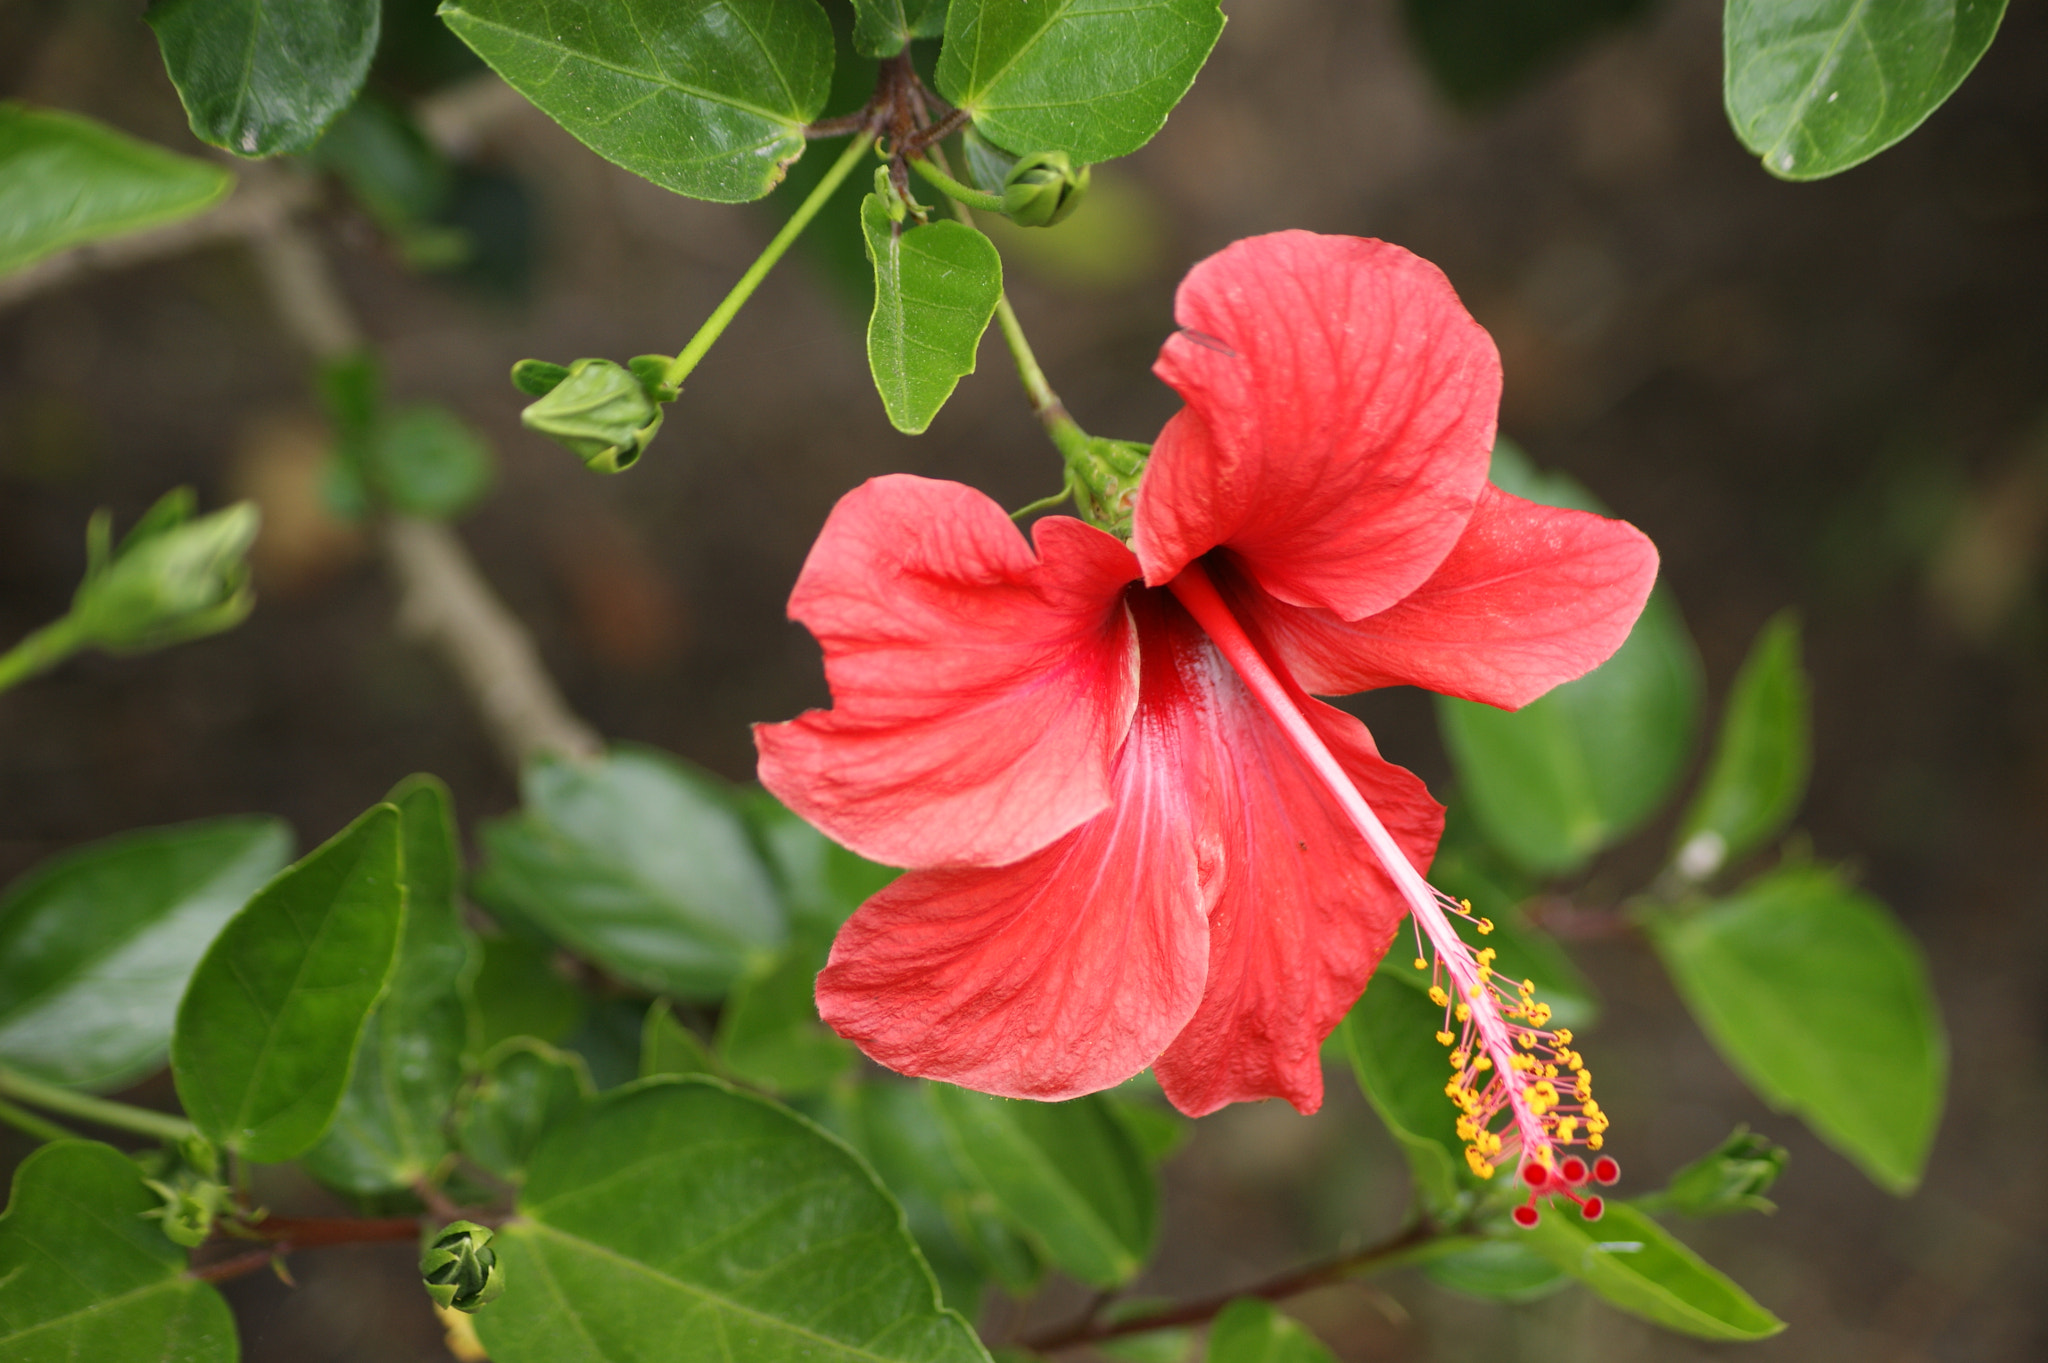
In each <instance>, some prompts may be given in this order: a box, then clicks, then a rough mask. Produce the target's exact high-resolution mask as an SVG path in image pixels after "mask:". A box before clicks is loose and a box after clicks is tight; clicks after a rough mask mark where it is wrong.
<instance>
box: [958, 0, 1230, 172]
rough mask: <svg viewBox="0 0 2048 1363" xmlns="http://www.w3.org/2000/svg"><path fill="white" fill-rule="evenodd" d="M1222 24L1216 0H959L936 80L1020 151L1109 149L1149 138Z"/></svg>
mask: <svg viewBox="0 0 2048 1363" xmlns="http://www.w3.org/2000/svg"><path fill="white" fill-rule="evenodd" d="M1222 32H1223V12H1222V11H1221V10H1220V9H1219V8H1218V7H1217V4H1216V0H1042V2H1041V3H1037V4H1018V3H1016V0H953V3H952V6H951V8H950V9H949V10H948V11H947V14H946V43H945V46H944V47H943V48H941V49H940V51H939V66H938V72H937V75H938V82H939V91H940V93H942V94H944V95H945V97H946V98H947V99H949V100H951V101H953V103H955V104H957V105H959V106H960V107H961V108H963V109H965V110H967V111H968V112H969V113H971V114H973V115H974V125H975V127H976V128H977V129H979V130H980V132H981V134H982V135H983V136H984V137H987V138H988V139H989V140H990V141H992V142H995V143H996V144H998V145H999V146H1003V147H1006V148H1008V149H1009V150H1011V151H1013V152H1016V153H1018V154H1019V155H1022V154H1024V153H1027V152H1034V151H1063V152H1066V153H1067V154H1068V155H1070V156H1072V157H1073V158H1074V159H1075V160H1076V161H1080V162H1083V163H1093V162H1096V161H1107V160H1109V159H1111V158H1112V157H1116V156H1128V155H1130V154H1131V153H1132V152H1134V151H1136V150H1137V149H1138V148H1140V147H1142V146H1144V145H1145V144H1146V143H1147V142H1149V141H1151V140H1152V137H1153V135H1154V134H1155V133H1157V132H1158V131H1159V129H1160V127H1161V126H1162V125H1164V124H1165V122H1166V115H1167V114H1168V113H1169V112H1171V111H1172V109H1173V106H1174V105H1176V104H1178V103H1180V101H1181V96H1183V95H1185V94H1186V93H1187V92H1188V87H1189V86H1190V85H1193V84H1194V82H1195V73H1196V72H1198V71H1200V70H1201V69H1202V63H1203V62H1205V61H1207V60H1208V58H1209V49H1211V48H1212V47H1214V46H1216V38H1217V35H1218V34H1220V33H1222Z"/></svg>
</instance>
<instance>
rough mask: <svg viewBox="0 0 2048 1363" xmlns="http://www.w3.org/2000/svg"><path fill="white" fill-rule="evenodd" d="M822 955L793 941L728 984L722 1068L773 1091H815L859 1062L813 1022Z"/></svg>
mask: <svg viewBox="0 0 2048 1363" xmlns="http://www.w3.org/2000/svg"><path fill="white" fill-rule="evenodd" d="M824 954H825V953H824V951H823V950H822V949H814V948H812V947H811V946H809V945H808V944H805V943H801V942H799V943H797V944H796V945H794V946H792V947H791V948H790V949H789V950H788V951H785V952H784V953H783V954H782V956H781V957H780V958H779V959H777V960H776V961H774V962H773V963H772V964H769V965H767V966H765V967H763V968H761V969H760V970H758V971H754V972H751V973H749V974H747V975H746V976H744V977H743V978H741V980H740V982H739V983H738V984H736V985H734V986H733V991H732V994H731V996H730V997H729V998H727V999H726V1001H725V1008H724V1010H723V1011H722V1012H721V1013H720V1015H719V1019H718V1043H717V1044H718V1058H719V1060H720V1061H721V1062H722V1063H723V1064H724V1066H725V1068H726V1070H727V1071H728V1072H730V1073H731V1074H733V1075H735V1076H736V1077H738V1078H740V1079H744V1080H746V1081H747V1082H748V1083H750V1084H753V1085H756V1086H757V1087H760V1088H765V1089H768V1090H771V1091H772V1092H775V1093H783V1094H797V1093H814V1092H816V1091H817V1090H818V1089H821V1088H823V1087H824V1086H825V1085H826V1084H828V1083H830V1082H831V1081H832V1080H833V1079H835V1078H837V1077H838V1076H839V1075H842V1074H844V1073H846V1071H847V1070H849V1069H851V1068H852V1067H853V1065H854V1063H855V1062H856V1061H857V1060H858V1059H859V1058H860V1057H859V1054H858V1053H857V1052H856V1051H855V1050H854V1049H853V1044H852V1043H851V1042H848V1041H844V1040H842V1039H841V1038H839V1037H838V1036H837V1035H835V1034H834V1033H833V1032H832V1030H831V1029H830V1028H828V1027H827V1026H825V1024H824V1023H823V1022H822V1021H820V1020H819V1018H818V1005H817V1001H816V999H815V998H814V997H813V995H814V992H815V989H816V985H817V979H818V970H819V968H820V967H821V966H822V965H823V963H824Z"/></svg>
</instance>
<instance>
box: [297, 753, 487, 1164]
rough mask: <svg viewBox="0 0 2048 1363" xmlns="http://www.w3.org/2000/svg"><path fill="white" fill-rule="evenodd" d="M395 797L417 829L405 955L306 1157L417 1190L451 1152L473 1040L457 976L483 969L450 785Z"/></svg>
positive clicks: (432, 783) (421, 779)
mask: <svg viewBox="0 0 2048 1363" xmlns="http://www.w3.org/2000/svg"><path fill="white" fill-rule="evenodd" d="M389 799H390V801H391V803H392V804H394V805H396V806H398V812H399V814H400V816H401V819H402V823H403V827H404V833H405V857H404V866H405V891H406V893H405V932H404V934H403V935H402V936H401V937H400V939H399V946H398V964H397V966H396V967H395V968H394V969H393V970H392V973H391V987H390V989H389V990H388V991H386V993H385V995H384V998H383V1000H382V1001H381V1002H380V1003H379V1004H378V1005H377V1009H376V1011H375V1012H374V1013H372V1014H371V1015H370V1022H369V1026H368V1027H366V1028H365V1029H364V1031H363V1042H362V1045H361V1047H360V1048H359V1049H358V1050H357V1051H356V1067H355V1072H354V1074H353V1075H351V1076H350V1078H349V1086H348V1090H347V1092H345V1093H344V1094H343V1095H342V1099H341V1107H340V1108H339V1109H338V1110H337V1111H336V1112H335V1115H334V1125H333V1126H332V1127H331V1128H329V1130H328V1132H327V1135H326V1137H325V1138H324V1139H323V1140H322V1141H321V1143H320V1144H319V1145H317V1146H315V1147H314V1148H313V1149H312V1150H311V1151H309V1152H308V1153H307V1156H306V1161H305V1162H306V1167H307V1168H308V1169H309V1170H310V1171H311V1172H312V1173H313V1174H314V1175H315V1176H316V1177H318V1178H320V1179H322V1180H324V1181H326V1182H327V1183H330V1184H333V1185H334V1186H335V1187H338V1188H344V1189H346V1190H348V1191H349V1192H353V1193H376V1192H386V1191H389V1190H392V1189H398V1188H409V1187H411V1186H412V1183H413V1181H414V1180H415V1179H420V1178H424V1177H426V1176H427V1174H428V1173H429V1172H430V1171H431V1170H432V1169H433V1168H434V1166H435V1165H436V1164H438V1163H439V1162H440V1160H441V1157H442V1156H443V1155H445V1154H447V1153H448V1137H447V1135H446V1133H445V1132H444V1130H443V1128H444V1126H445V1124H446V1120H447V1117H448V1110H449V1108H450V1107H452V1106H453V1105H454V1102H455V1091H456V1089H457V1088H459V1087H460V1086H461V1083H462V1053H463V1051H464V1049H465V1047H466V1046H467V1044H468V1040H469V1023H468V1017H467V1014H466V1012H465V1010H464V1008H463V1004H462V995H461V993H460V991H459V989H458V987H457V985H458V981H459V980H460V979H461V978H462V977H463V976H464V975H465V974H466V973H467V972H468V971H469V970H470V968H471V945H470V936H469V933H468V932H467V931H465V930H464V928H463V926H462V918H461V910H460V909H459V907H458V906H457V905H456V902H455V886H456V882H457V880H458V879H459V878H460V876H461V872H462V861H461V853H460V852H459V851H458V850H457V848H456V844H455V812H454V809H453V808H452V806H451V804H450V802H449V796H448V788H447V787H446V786H444V785H442V784H441V783H440V782H439V781H437V780H435V779H434V778H433V777H431V776H414V777H410V778H408V779H407V780H405V781H403V782H401V783H400V784H399V786H398V788H397V789H395V790H393V791H392V792H391V794H390V796H389Z"/></svg>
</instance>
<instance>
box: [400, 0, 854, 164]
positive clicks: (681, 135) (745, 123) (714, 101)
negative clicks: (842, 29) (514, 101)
mask: <svg viewBox="0 0 2048 1363" xmlns="http://www.w3.org/2000/svg"><path fill="white" fill-rule="evenodd" d="M440 14H441V17H442V18H444V19H446V20H447V21H448V27H450V28H452V29H454V30H455V32H456V34H457V35H458V36H459V37H460V38H461V39H462V40H463V41H464V42H466V43H468V44H469V45H470V46H471V47H472V48H474V49H475V50H476V54H477V55H478V56H480V57H482V58H483V59H484V60H485V61H486V62H489V63H490V65H491V68H492V69H493V70H495V71H496V72H497V73H498V74H499V75H501V76H503V77H504V78H505V80H506V81H507V82H508V83H509V84H510V85H511V86H512V87H513V88H514V89H515V90H517V91H519V93H520V94H522V95H525V96H526V97H527V98H528V99H530V100H532V101H533V102H534V103H535V104H537V105H539V106H540V108H541V111H542V112H543V113H545V114H547V116H548V117H549V118H552V119H554V120H555V122H557V123H559V124H561V125H562V126H563V127H564V128H567V129H568V130H569V131H570V132H571V133H572V134H574V135H575V137H576V139H577V140H578V141H580V142H582V143H583V144H584V145H585V146H587V147H589V148H590V149H591V150H592V151H594V152H596V153H597V154H598V155H599V156H602V157H604V158H605V159H606V160H608V161H614V162H617V163H618V164H619V165H622V166H624V167H625V168H626V169H627V170H630V171H632V172H633V173H635V174H636V175H644V176H646V177H647V178H648V179H650V180H652V181H654V183H656V184H658V185H661V186H662V187H663V188H665V189H672V190H674V191H675V192H676V193H678V194H687V195H689V196H690V197H691V198H693V199H710V200H713V201H715V202H718V203H743V202H745V201H746V200H749V199H758V198H760V197H761V196H762V195H763V194H766V193H767V192H768V191H769V190H771V189H773V188H775V186H776V184H777V183H778V182H779V181H780V180H781V179H782V171H783V167H785V166H786V165H788V164H789V163H790V162H791V161H794V160H796V158H797V157H799V156H801V155H803V151H804V133H803V129H804V125H805V124H806V123H809V122H811V121H812V120H813V119H815V118H817V116H818V115H819V114H820V113H821V112H823V111H824V108H825V96H826V93H827V92H828V91H829V90H830V89H831V83H832V21H831V20H829V19H827V18H826V17H825V11H824V10H822V9H820V8H819V7H818V4H817V0H442V4H441V8H440Z"/></svg>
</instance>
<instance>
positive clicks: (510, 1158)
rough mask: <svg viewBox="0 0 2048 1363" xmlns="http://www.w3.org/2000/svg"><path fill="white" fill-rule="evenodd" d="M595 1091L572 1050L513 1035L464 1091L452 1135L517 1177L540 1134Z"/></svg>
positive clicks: (487, 1163)
mask: <svg viewBox="0 0 2048 1363" xmlns="http://www.w3.org/2000/svg"><path fill="white" fill-rule="evenodd" d="M594 1092H596V1088H595V1086H594V1085H592V1083H591V1082H590V1071H589V1069H588V1068H587V1067H586V1066H585V1065H584V1063H583V1059H582V1057H581V1056H579V1055H577V1054H576V1053H575V1052H574V1051H561V1050H557V1049H555V1048H554V1047H553V1046H549V1045H547V1044H545V1043H544V1042H539V1041H535V1040H534V1039H532V1038H531V1037H514V1038H512V1039H511V1040H510V1041H507V1042H505V1043H503V1044H502V1045H500V1046H498V1047H496V1048H495V1049H494V1050H493V1051H492V1052H491V1054H490V1055H488V1056H486V1057H485V1059H484V1065H483V1073H482V1074H481V1075H479V1076H478V1078H477V1081H476V1083H475V1084H474V1085H472V1086H471V1088H470V1090H469V1092H468V1093H465V1094H464V1095H463V1097H462V1105H461V1109H460V1111H459V1112H458V1114H457V1116H456V1122H455V1131H456V1139H457V1140H458V1141H459V1142H460V1143H461V1145H462V1151H463V1153H464V1154H466V1155H468V1156H469V1157H470V1158H471V1159H473V1160H475V1161H476V1162H477V1163H478V1164H481V1165H482V1166H483V1167H484V1168H486V1169H489V1170H490V1171H491V1172H492V1173H494V1174H498V1175H499V1176H501V1177H504V1178H508V1179H511V1180H513V1181H514V1182H517V1181H518V1180H519V1179H521V1178H524V1177H525V1176H526V1167H527V1164H528V1163H529V1162H530V1161H531V1160H532V1158H533V1152H534V1151H535V1150H536V1149H537V1148H538V1147H539V1145H540V1143H541V1140H542V1138H543V1137H545V1136H546V1135H547V1133H548V1132H549V1131H551V1130H553V1129H554V1128H555V1127H556V1126H559V1125H561V1124H562V1123H564V1122H566V1121H568V1120H570V1119H571V1118H572V1117H574V1116H575V1115H576V1113H577V1111H578V1110H579V1109H580V1108H581V1107H582V1106H583V1103H584V1101H585V1100H586V1099H588V1098H589V1097H590V1096H591V1094H593V1093H594Z"/></svg>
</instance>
